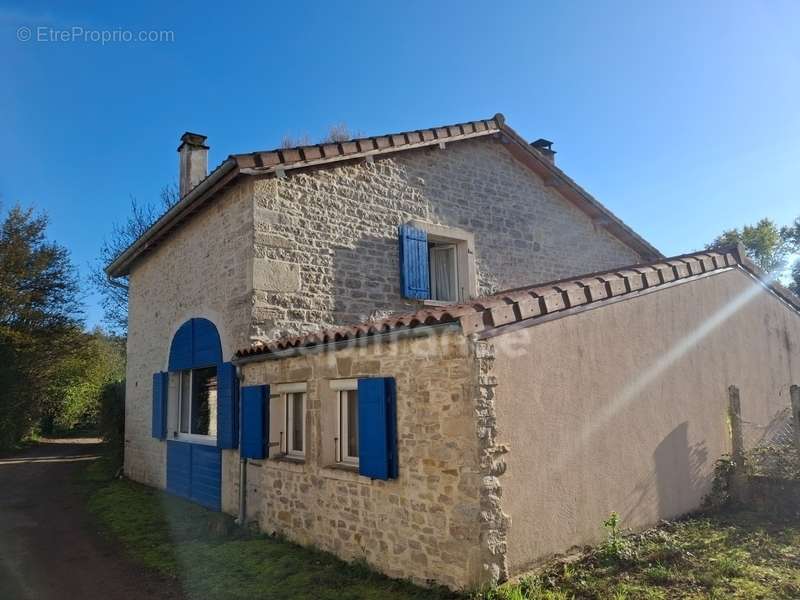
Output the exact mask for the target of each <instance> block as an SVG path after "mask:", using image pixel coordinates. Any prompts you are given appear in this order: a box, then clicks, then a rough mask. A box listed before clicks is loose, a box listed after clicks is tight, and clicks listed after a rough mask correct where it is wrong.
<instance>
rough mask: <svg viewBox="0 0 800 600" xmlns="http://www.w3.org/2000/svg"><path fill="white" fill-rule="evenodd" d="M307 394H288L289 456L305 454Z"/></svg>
mask: <svg viewBox="0 0 800 600" xmlns="http://www.w3.org/2000/svg"><path fill="white" fill-rule="evenodd" d="M305 415H306V394H305V392H293V393H291V394H286V453H287V454H288V455H289V456H304V455H305V438H306V418H305Z"/></svg>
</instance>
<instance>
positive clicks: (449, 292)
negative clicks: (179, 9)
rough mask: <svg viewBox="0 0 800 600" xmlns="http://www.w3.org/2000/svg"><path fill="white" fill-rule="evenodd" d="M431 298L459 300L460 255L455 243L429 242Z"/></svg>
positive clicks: (445, 300) (448, 300)
mask: <svg viewBox="0 0 800 600" xmlns="http://www.w3.org/2000/svg"><path fill="white" fill-rule="evenodd" d="M428 260H429V263H430V266H429V272H430V281H431V287H430V290H431V300H440V301H443V302H458V301H459V286H458V255H457V252H456V245H455V244H446V243H445V244H437V243H435V242H433V243H429V244H428Z"/></svg>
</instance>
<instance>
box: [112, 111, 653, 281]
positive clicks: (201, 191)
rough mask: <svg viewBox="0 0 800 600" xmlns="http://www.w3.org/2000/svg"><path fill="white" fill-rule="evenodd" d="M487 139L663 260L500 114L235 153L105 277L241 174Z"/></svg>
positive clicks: (125, 267)
mask: <svg viewBox="0 0 800 600" xmlns="http://www.w3.org/2000/svg"><path fill="white" fill-rule="evenodd" d="M486 136H499V137H500V139H501V140H502V141H503V142H504V143H505V144H506V147H507V148H508V150H509V151H510V152H511V153H512V155H513V156H514V157H515V158H517V160H519V161H520V162H522V163H523V164H524V165H525V166H527V167H528V168H530V169H531V170H532V171H534V172H535V173H537V174H538V175H539V176H540V177H542V178H543V179H544V181H545V185H547V186H550V187H552V188H554V189H556V190H558V192H559V193H561V195H562V196H564V197H565V198H566V199H567V200H568V201H570V202H572V203H573V204H575V205H576V206H577V207H578V208H580V209H581V210H582V211H584V212H585V213H586V214H587V215H589V217H591V218H592V220H593V222H594V223H595V224H596V225H597V226H601V227H605V228H606V229H607V230H608V231H609V232H610V233H611V234H612V235H614V236H615V237H617V238H618V239H619V240H621V241H622V242H623V243H625V244H626V245H628V246H629V247H631V248H633V249H634V250H635V251H636V252H637V253H639V254H640V255H641V256H642V257H643V258H644V259H645V260H647V259H654V258H658V257H661V256H662V254H661V253H660V252H659V251H658V250H657V249H656V248H654V247H653V246H652V245H651V244H650V243H648V242H647V241H646V240H645V239H644V238H642V237H641V236H639V235H638V234H637V233H636V232H635V231H633V230H632V229H631V228H630V227H628V226H627V225H625V223H623V222H622V221H621V220H620V219H619V218H618V217H617V216H616V215H614V214H613V213H612V212H611V211H610V210H608V209H607V208H606V207H605V206H603V205H602V204H601V203H600V202H599V201H598V200H597V199H595V198H594V197H593V196H592V195H591V194H589V193H588V192H587V191H586V190H584V189H583V188H581V187H580V186H579V185H578V184H577V183H575V182H574V181H573V180H572V179H570V178H569V177H568V176H567V175H566V174H565V173H564V172H563V171H562V170H561V169H559V168H558V167H556V166H555V165H554V164H553V163H552V162H551V161H550V160H548V159H547V158H546V157H545V156H544V155H543V154H542V153H541V152H539V151H538V150H536V149H535V148H533V147H531V145H530V144H528V143H527V142H526V141H525V140H524V139H523V138H522V137H521V136H520V135H519V134H518V133H517V132H515V131H514V130H513V129H511V127H509V126H508V125H507V124H506V122H505V117H503V115H502V114H500V113H498V114H496V115H495V116H494V117H492V118H491V119H483V120H478V121H468V122H466V123H456V124H454V125H445V126H442V127H432V128H430V129H418V130H414V131H404V132H400V133H392V134H387V135H380V136H375V137H365V138H357V139H353V140H347V141H344V142H336V143H325V144H314V145H310V146H297V147H294V148H279V149H275V150H269V151H264V152H250V153H247V154H232V155H230V156H229V157H228V158H227V159H226V160H225V161H223V162H222V163H221V164H220V165H219V166H218V167H216V168H215V169H214V170H213V171H212V172H211V173H209V175H208V176H207V177H206V178H205V179H204V180H203V181H201V182H200V183H199V184H198V185H197V186H196V187H195V188H194V189H192V190H191V191H190V192H189V193H188V194H186V195H185V196H184V197H183V198H181V200H180V201H179V202H178V203H177V204H176V205H175V206H173V207H172V208H171V209H169V210H168V211H167V212H166V213H165V214H164V215H162V216H161V218H159V219H158V220H157V221H156V222H155V223H154V224H153V225H152V226H151V227H150V229H148V230H147V231H146V232H145V233H144V234H143V235H142V236H141V237H140V238H139V239H138V240H136V241H135V242H134V243H133V244H131V246H130V247H128V248H127V249H126V250H125V251H123V252H122V253H121V254H120V255H119V256H118V257H117V258H116V259H115V260H114V262H112V263H111V264H110V265H108V267H106V273H107V274H108V275H109V276H110V277H120V276H124V275H127V274H128V273H129V272H130V267H131V265H132V264H133V262H134V261H135V260H136V259H137V258H138V257H139V256H141V255H142V254H143V253H144V252H146V251H148V250H150V249H152V248H154V247H155V246H156V245H157V244H158V243H159V241H160V240H161V239H162V238H163V237H164V236H165V235H166V234H167V233H169V232H170V231H171V230H172V229H174V228H175V227H177V226H178V225H180V223H181V222H183V221H184V220H185V219H186V218H188V217H189V216H190V215H191V214H192V213H194V212H196V211H197V210H198V209H200V208H201V207H202V206H204V205H205V204H206V203H207V202H209V201H210V200H211V199H212V198H213V197H214V196H215V195H216V194H218V193H219V192H220V191H221V190H223V189H224V188H225V187H226V186H228V185H230V184H231V182H232V181H233V180H234V179H236V178H237V177H238V176H241V175H273V176H282V175H284V174H285V173H286V172H287V171H290V170H296V169H307V168H313V167H319V166H324V165H333V164H336V163H339V162H341V161H347V160H356V159H363V160H371V159H372V158H373V157H376V156H381V155H385V154H392V153H395V152H401V151H405V150H414V149H416V148H424V147H427V146H435V145H442V144H444V145H445V146H446V144H448V143H454V142H460V141H464V140H469V139H474V138H480V137H486Z"/></svg>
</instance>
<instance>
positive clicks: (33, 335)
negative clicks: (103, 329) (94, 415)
mask: <svg viewBox="0 0 800 600" xmlns="http://www.w3.org/2000/svg"><path fill="white" fill-rule="evenodd" d="M46 228H47V217H46V216H44V215H36V214H34V213H33V211H32V210H31V209H23V208H21V207H20V206H14V207H13V208H11V209H10V210H9V211H8V212H7V214H6V215H5V217H4V218H3V220H2V222H1V223H0V447H7V446H10V445H12V444H14V443H16V442H17V441H18V440H19V439H21V438H22V437H24V436H25V435H26V434H28V433H29V432H30V431H31V430H32V428H33V427H34V426H35V425H36V423H37V422H38V420H39V419H40V418H41V417H42V415H44V414H46V413H47V412H48V409H49V408H50V407H51V406H52V405H54V404H55V403H56V402H57V401H58V400H57V398H56V397H54V396H53V394H52V385H53V382H54V381H56V380H57V376H58V372H59V369H60V368H61V365H62V364H63V361H64V358H65V357H67V356H70V355H71V353H72V352H74V350H75V348H76V347H79V346H80V341H81V335H82V331H81V325H82V323H81V318H80V317H81V315H80V304H79V302H78V297H79V296H78V293H79V289H78V281H77V277H76V273H75V269H74V267H73V265H72V264H71V262H70V259H69V253H68V251H67V250H66V248H63V247H62V246H59V245H58V244H56V243H53V242H50V241H48V240H47V239H46V236H45V231H46Z"/></svg>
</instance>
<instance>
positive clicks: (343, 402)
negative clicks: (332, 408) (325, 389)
mask: <svg viewBox="0 0 800 600" xmlns="http://www.w3.org/2000/svg"><path fill="white" fill-rule="evenodd" d="M337 383H339V385H338V386H337V387H338V388H339V389H338V395H339V402H338V409H339V410H338V413H339V419H338V434H337V440H338V444H337V446H338V448H337V450H338V456H337V457H336V459H337V462H341V463H345V464H350V465H358V382H357V381H356V380H352V381H342V382H337Z"/></svg>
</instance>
